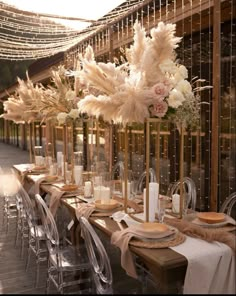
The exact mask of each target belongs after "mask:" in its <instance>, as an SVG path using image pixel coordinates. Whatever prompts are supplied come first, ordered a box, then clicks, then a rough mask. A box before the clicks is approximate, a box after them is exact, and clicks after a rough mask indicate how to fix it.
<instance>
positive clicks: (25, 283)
mask: <svg viewBox="0 0 236 296" xmlns="http://www.w3.org/2000/svg"><path fill="white" fill-rule="evenodd" d="M28 162H29V154H28V152H27V151H23V150H21V149H19V148H17V147H14V146H10V145H7V144H4V143H1V142H0V167H2V169H3V170H4V171H5V170H8V169H10V168H11V167H12V165H13V164H20V163H28ZM0 186H1V184H0ZM2 204H3V200H2V199H0V294H44V293H45V280H46V271H47V264H46V263H41V267H40V268H41V269H40V282H39V287H38V288H36V287H35V267H36V264H35V260H34V257H33V256H32V258H31V264H30V268H29V270H28V271H26V270H25V263H26V249H25V250H24V253H23V257H21V255H20V246H19V243H18V244H17V245H16V246H15V234H16V223H15V220H14V219H12V223H11V224H10V229H9V232H8V233H6V228H5V227H4V225H3V223H2ZM99 236H100V238H101V239H102V241H103V243H104V246H105V248H106V250H107V253H108V255H109V258H110V260H111V266H112V272H113V278H114V281H113V282H114V285H113V286H114V293H115V294H141V293H143V294H158V291H157V290H156V288H154V287H153V286H152V285H151V284H148V287H147V289H146V290H145V291H144V290H143V289H142V288H143V283H142V282H140V281H138V280H135V279H133V278H131V277H129V276H127V275H126V273H125V271H124V270H123V269H122V268H121V266H120V251H119V249H117V248H115V247H113V246H111V245H110V244H109V241H108V240H107V239H106V238H105V237H104V236H103V235H102V234H101V233H100V234H99ZM56 293H57V292H56V290H55V288H54V287H53V286H52V285H51V289H50V294H56ZM75 293H76V290H75Z"/></svg>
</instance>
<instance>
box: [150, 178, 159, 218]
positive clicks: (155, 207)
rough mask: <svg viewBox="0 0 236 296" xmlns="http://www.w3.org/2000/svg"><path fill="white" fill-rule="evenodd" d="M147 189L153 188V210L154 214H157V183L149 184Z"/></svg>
mask: <svg viewBox="0 0 236 296" xmlns="http://www.w3.org/2000/svg"><path fill="white" fill-rule="evenodd" d="M149 188H153V190H154V197H153V201H154V209H155V212H156V213H157V210H158V207H159V203H158V200H159V184H158V183H157V182H150V183H149Z"/></svg>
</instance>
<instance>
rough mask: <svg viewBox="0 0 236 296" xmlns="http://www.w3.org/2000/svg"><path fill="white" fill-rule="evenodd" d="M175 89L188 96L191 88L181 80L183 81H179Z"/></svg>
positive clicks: (185, 81) (186, 82)
mask: <svg viewBox="0 0 236 296" xmlns="http://www.w3.org/2000/svg"><path fill="white" fill-rule="evenodd" d="M175 88H176V89H177V90H179V91H180V92H181V93H182V94H184V95H185V96H188V95H189V94H191V93H192V86H191V84H190V83H189V82H188V81H187V80H183V79H182V80H180V81H179V83H178V84H177V85H176V87H175Z"/></svg>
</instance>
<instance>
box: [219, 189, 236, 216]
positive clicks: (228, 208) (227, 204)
mask: <svg viewBox="0 0 236 296" xmlns="http://www.w3.org/2000/svg"><path fill="white" fill-rule="evenodd" d="M219 212H221V213H225V214H227V215H228V216H231V217H232V218H234V219H236V192H233V193H231V194H230V195H229V196H228V197H227V198H226V199H225V201H224V202H223V204H222V205H221V207H220V210H219Z"/></svg>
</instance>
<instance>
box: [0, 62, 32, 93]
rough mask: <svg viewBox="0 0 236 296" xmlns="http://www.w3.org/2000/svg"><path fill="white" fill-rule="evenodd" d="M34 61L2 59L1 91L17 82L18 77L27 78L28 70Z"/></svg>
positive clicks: (0, 67)
mask: <svg viewBox="0 0 236 296" xmlns="http://www.w3.org/2000/svg"><path fill="white" fill-rule="evenodd" d="M31 63H32V61H29V60H27V61H8V60H1V59H0V91H1V90H4V89H6V88H8V87H10V86H11V85H13V84H15V83H16V82H17V77H19V78H21V79H25V78H26V71H27V69H28V67H29V65H30V64H31Z"/></svg>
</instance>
